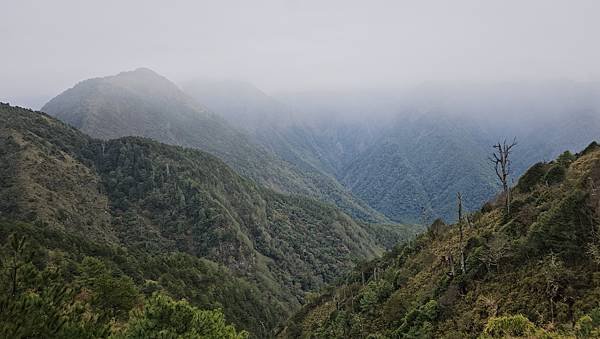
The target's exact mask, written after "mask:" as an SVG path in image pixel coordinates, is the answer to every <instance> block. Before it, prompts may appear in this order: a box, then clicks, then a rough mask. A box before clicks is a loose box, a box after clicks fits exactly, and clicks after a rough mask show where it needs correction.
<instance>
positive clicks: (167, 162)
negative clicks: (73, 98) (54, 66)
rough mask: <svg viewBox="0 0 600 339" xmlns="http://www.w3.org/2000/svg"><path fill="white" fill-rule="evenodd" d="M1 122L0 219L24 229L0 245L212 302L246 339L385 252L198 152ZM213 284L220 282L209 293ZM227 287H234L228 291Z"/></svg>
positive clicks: (351, 228)
mask: <svg viewBox="0 0 600 339" xmlns="http://www.w3.org/2000/svg"><path fill="white" fill-rule="evenodd" d="M0 120H1V121H3V124H2V126H1V127H0V140H1V147H0V158H1V160H2V161H1V162H0V164H1V166H2V167H1V171H0V173H1V175H0V217H1V218H2V219H3V220H4V221H5V224H6V225H11V224H13V222H24V223H26V226H23V227H21V226H19V225H21V224H19V223H17V224H15V225H16V226H10V227H9V226H6V227H5V228H4V229H6V232H5V233H4V236H3V237H4V238H3V239H5V241H6V239H7V237H8V232H9V231H8V230H9V229H13V230H14V231H15V232H17V233H20V234H21V233H27V234H29V236H30V237H32V238H34V242H35V243H36V244H39V246H40V248H42V249H43V250H42V251H50V252H46V253H53V251H57V253H62V254H60V255H61V256H65V257H66V258H68V259H69V260H68V262H72V263H71V264H70V265H73V264H75V265H78V264H82V262H81V260H83V259H82V257H83V256H92V257H98V256H99V257H100V259H101V260H103V261H105V262H106V265H108V266H109V267H110V268H111V269H113V272H115V273H113V275H123V276H127V277H130V278H131V279H133V282H134V284H135V285H136V286H137V287H138V288H142V287H143V286H145V284H146V283H147V282H148V281H154V282H157V283H156V285H153V286H155V287H153V288H155V289H158V290H165V291H167V292H168V293H170V294H171V295H174V296H176V297H186V298H188V300H190V301H191V302H193V303H194V304H195V305H199V306H203V307H205V306H207V305H213V304H214V303H219V304H220V305H222V306H223V308H224V312H225V314H226V316H227V317H228V319H229V320H231V321H234V323H235V324H236V325H238V327H240V328H243V329H248V330H250V331H251V332H252V333H253V334H255V335H259V334H261V333H262V334H263V335H266V333H269V331H270V330H271V329H272V328H273V327H274V326H275V324H277V322H278V321H279V320H281V319H282V317H285V316H286V314H288V312H290V311H291V310H293V309H295V308H296V307H298V306H299V305H300V303H301V302H302V301H303V298H304V295H305V293H306V292H308V291H310V290H313V289H316V288H319V287H320V286H322V285H323V284H324V283H328V282H331V281H333V279H335V278H336V277H337V276H339V274H341V272H343V271H344V270H345V269H347V268H349V267H351V265H352V263H353V262H354V261H355V260H360V259H363V258H368V257H373V256H375V255H377V254H378V253H381V251H382V248H383V246H382V244H384V243H386V242H389V239H387V237H385V236H381V233H380V232H378V229H377V226H372V225H371V226H367V225H361V224H359V223H356V222H355V221H353V220H352V219H351V218H350V217H348V216H347V215H345V214H344V213H342V212H340V211H339V210H337V209H336V208H335V207H333V206H332V205H328V204H324V203H320V202H317V201H315V200H311V199H309V198H305V197H301V196H290V195H285V194H281V193H277V192H274V191H272V190H269V189H266V188H263V187H261V186H258V185H256V184H255V183H253V182H252V181H250V180H248V179H245V178H243V177H241V176H239V175H237V174H236V173H235V172H234V171H233V170H231V169H230V168H229V167H228V166H227V165H225V164H224V163H223V162H222V161H220V160H219V159H217V158H215V157H214V156H212V155H209V154H207V153H203V152H201V151H198V150H193V149H185V148H181V147H177V146H168V145H163V144H160V143H158V142H154V141H151V140H148V139H143V138H139V137H127V138H122V139H116V140H97V139H92V138H90V137H88V136H86V135H84V134H82V133H81V132H79V131H77V130H76V129H74V128H72V127H69V126H67V125H65V124H64V123H62V122H60V121H58V120H56V119H54V118H52V117H50V116H48V115H45V114H43V113H39V112H33V111H30V110H25V109H21V108H16V107H11V106H8V105H6V104H2V106H0ZM41 234H47V235H46V236H44V237H40V235H41ZM385 234H389V235H390V236H395V237H397V234H398V232H397V230H393V231H390V230H389V229H387V230H386V233H385ZM52 239H56V240H55V241H56V242H54V240H52ZM73 239H74V240H73ZM396 240H397V239H396ZM73 246H74V247H73ZM113 252H114V253H113ZM103 253H104V254H103ZM169 261H172V262H173V264H172V265H171V264H169ZM211 261H212V262H211ZM213 262H214V263H213ZM216 263H218V264H216ZM146 264H147V265H150V267H146V266H144V265H146ZM188 266H189V267H188ZM160 267H162V268H160ZM190 267H197V268H196V269H197V270H198V273H193V272H194V269H191V268H190ZM225 267H227V268H225ZM163 268H164V271H163ZM187 269H190V270H191V271H189V272H186V270H187ZM116 272H118V273H116ZM202 276H205V277H206V278H202ZM220 277H230V278H224V280H225V281H226V283H224V284H219V283H218V281H219V280H221V279H222V278H220ZM236 281H240V282H241V283H239V285H240V289H237V290H231V289H229V288H230V286H235V285H237V284H238V283H236ZM211 282H212V283H211ZM230 283H231V284H232V285H230ZM152 284H154V283H152ZM211 284H213V285H211ZM199 286H202V288H200V289H198V287H199ZM211 286H212V287H211ZM244 286H246V287H244ZM239 293H241V295H239ZM213 295H217V296H220V297H213ZM242 295H246V297H243V296H242ZM254 307H257V308H258V309H260V310H259V311H250V310H249V308H254ZM246 312H247V313H246ZM259 336H260V335H259Z"/></svg>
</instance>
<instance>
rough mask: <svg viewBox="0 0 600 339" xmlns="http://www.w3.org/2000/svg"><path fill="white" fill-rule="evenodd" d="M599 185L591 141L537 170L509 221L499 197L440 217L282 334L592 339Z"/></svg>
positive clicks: (599, 331) (599, 327) (341, 283)
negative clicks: (448, 218)
mask: <svg viewBox="0 0 600 339" xmlns="http://www.w3.org/2000/svg"><path fill="white" fill-rule="evenodd" d="M598 187H600V145H598V144H597V143H595V142H594V143H592V144H590V145H589V146H588V147H587V148H586V149H585V150H584V151H582V152H581V153H578V154H576V155H573V154H571V153H570V152H564V153H563V154H562V155H561V156H559V157H558V158H557V159H556V160H554V161H550V162H540V163H537V164H535V165H534V166H532V167H531V168H530V169H529V170H527V171H526V172H525V174H524V175H523V176H522V177H521V178H520V179H519V181H518V183H517V185H516V186H515V187H514V188H513V189H512V192H511V196H512V203H511V208H510V213H506V209H505V208H504V200H503V199H502V198H499V199H497V200H492V201H490V202H488V203H486V204H485V205H484V206H483V207H482V208H481V210H480V211H476V212H473V213H469V214H467V215H466V218H463V219H462V221H461V223H458V224H445V223H444V222H443V221H441V220H439V219H438V220H436V221H435V222H434V223H433V224H431V226H429V228H428V230H427V231H426V232H425V233H423V234H421V235H419V236H418V237H417V238H416V239H415V240H414V241H410V242H408V243H405V244H399V245H398V246H397V247H396V248H395V249H394V250H392V251H390V252H388V253H386V254H385V255H384V256H383V257H381V258H378V259H375V260H373V261H371V262H368V263H364V264H362V265H358V266H357V267H356V268H355V269H354V270H353V271H352V272H351V273H349V274H348V275H346V276H345V277H343V278H341V279H339V280H338V282H337V283H336V284H335V285H334V286H332V287H331V288H329V289H326V290H325V291H324V293H322V294H321V295H319V296H317V297H315V298H313V300H312V302H310V303H309V304H307V305H305V306H304V307H303V308H302V310H301V311H299V312H298V313H296V314H295V315H294V316H293V317H292V318H291V319H290V320H289V322H288V326H287V327H286V328H285V329H284V330H283V331H282V332H280V333H279V337H281V338H312V337H327V338H349V337H352V338H355V337H356V338H359V337H360V338H362V337H367V336H370V337H381V338H390V337H393V338H476V337H479V338H508V337H510V338H572V337H578V338H596V337H598V336H599V335H600V305H599V304H598V296H599V295H600V275H599V271H598V268H599V267H600V236H599V234H600V223H599V220H600V194H599V193H600V192H599V188H598ZM461 235H462V236H461ZM461 252H463V253H464V258H465V260H464V263H465V264H464V269H463V268H462V265H461V260H460V258H461Z"/></svg>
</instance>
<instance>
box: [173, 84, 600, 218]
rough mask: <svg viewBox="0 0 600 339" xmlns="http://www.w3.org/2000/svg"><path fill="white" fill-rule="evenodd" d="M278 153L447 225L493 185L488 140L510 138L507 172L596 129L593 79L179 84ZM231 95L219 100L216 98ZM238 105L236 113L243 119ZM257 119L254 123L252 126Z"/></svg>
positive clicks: (578, 142)
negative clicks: (283, 86) (280, 86)
mask: <svg viewBox="0 0 600 339" xmlns="http://www.w3.org/2000/svg"><path fill="white" fill-rule="evenodd" d="M184 90H185V91H186V92H187V93H189V94H190V96H192V97H194V98H196V99H197V100H199V101H202V102H204V103H206V104H207V105H208V107H210V109H211V110H212V111H214V112H215V113H216V114H219V115H221V116H223V117H224V118H225V119H228V120H229V121H230V122H231V123H236V121H237V122H240V125H239V127H240V128H245V129H246V131H247V132H248V133H249V134H250V135H251V136H252V137H253V139H254V140H255V141H256V142H257V143H260V144H261V145H263V146H264V147H265V148H268V149H269V150H272V151H273V152H275V153H277V154H278V155H279V156H280V157H281V158H283V159H285V160H287V161H288V162H291V163H294V164H296V165H297V166H301V167H302V168H313V169H315V170H318V171H320V172H321V173H323V174H325V175H329V176H331V177H333V178H335V179H336V180H337V181H338V182H339V183H341V184H342V185H343V186H344V187H345V188H346V189H348V190H350V191H351V192H352V193H353V195H354V196H356V197H358V198H360V199H361V200H363V201H365V202H366V203H368V204H369V206H371V207H373V208H375V209H376V210H378V211H379V212H381V213H383V214H385V215H386V216H387V217H388V218H390V219H392V220H394V221H397V222H405V223H427V222H431V221H433V219H434V218H435V217H438V216H439V217H442V218H443V219H445V220H447V221H448V220H455V218H456V212H455V210H454V206H455V201H454V196H455V194H456V192H457V191H460V192H462V193H463V196H464V200H465V201H464V203H465V206H466V208H467V209H468V210H474V209H476V208H477V207H478V205H479V204H480V203H481V201H485V200H487V199H489V198H491V197H492V196H494V195H495V194H496V193H497V192H498V184H497V180H496V178H495V174H494V171H493V167H492V166H491V164H490V163H489V162H488V160H487V159H488V157H489V155H490V153H491V151H492V150H493V149H492V147H491V146H492V145H493V144H495V143H496V142H498V141H502V140H503V139H505V138H509V139H511V140H512V138H513V137H516V138H517V141H518V143H519V145H518V147H517V148H515V150H514V151H515V153H514V154H513V163H512V165H513V166H512V169H513V176H514V177H518V176H519V175H521V174H522V173H523V172H524V171H525V170H526V169H527V168H528V167H529V166H531V165H532V164H533V163H535V162H537V161H541V160H547V159H552V158H553V157H556V156H557V155H558V154H560V153H561V152H562V151H563V150H564V149H569V150H571V151H575V150H577V149H581V148H582V147H584V146H585V145H586V143H587V142H588V141H589V140H592V139H595V138H597V137H598V136H599V135H600V102H599V100H598V98H599V97H600V86H598V84H597V83H571V82H558V81H557V82H545V83H518V84H515V83H505V84H488V85H479V84H477V85H464V86H460V87H458V86H457V87H456V88H453V87H448V86H434V85H423V86H421V87H419V88H415V89H409V90H406V89H404V90H393V89H387V90H363V91H339V92H335V91H331V92H326V91H323V92H305V93H288V94H285V95H281V94H280V95H278V96H275V97H274V96H269V95H267V94H265V93H263V92H261V91H260V90H258V89H256V88H253V87H252V86H251V85H248V84H236V83H232V82H222V83H198V82H193V83H189V84H187V85H184ZM228 94H231V96H228ZM239 112H243V115H244V117H245V118H244V119H242V118H240V114H239ZM257 122H258V123H257Z"/></svg>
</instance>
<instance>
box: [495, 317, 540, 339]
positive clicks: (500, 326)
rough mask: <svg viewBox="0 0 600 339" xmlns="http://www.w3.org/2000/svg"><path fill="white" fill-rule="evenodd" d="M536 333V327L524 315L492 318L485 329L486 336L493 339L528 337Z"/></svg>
mask: <svg viewBox="0 0 600 339" xmlns="http://www.w3.org/2000/svg"><path fill="white" fill-rule="evenodd" d="M535 331H536V327H535V325H534V324H533V323H532V322H531V321H529V319H527V317H525V316H524V315H522V314H517V315H509V316H503V317H492V318H490V319H489V320H488V322H487V324H486V325H485V328H484V329H483V333H484V335H486V336H489V337H492V338H504V337H526V336H532V335H534V334H535Z"/></svg>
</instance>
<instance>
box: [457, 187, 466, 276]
mask: <svg viewBox="0 0 600 339" xmlns="http://www.w3.org/2000/svg"><path fill="white" fill-rule="evenodd" d="M456 197H457V198H458V230H459V232H460V242H459V246H460V269H461V270H462V272H463V273H465V272H466V268H465V251H464V246H463V210H462V194H461V193H460V192H458V193H456Z"/></svg>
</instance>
